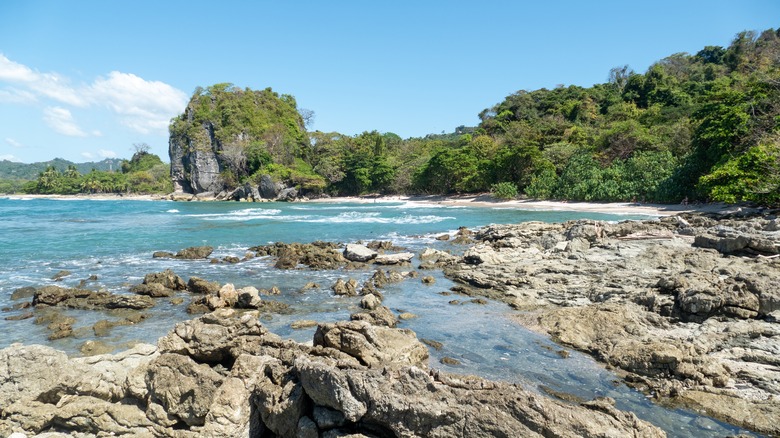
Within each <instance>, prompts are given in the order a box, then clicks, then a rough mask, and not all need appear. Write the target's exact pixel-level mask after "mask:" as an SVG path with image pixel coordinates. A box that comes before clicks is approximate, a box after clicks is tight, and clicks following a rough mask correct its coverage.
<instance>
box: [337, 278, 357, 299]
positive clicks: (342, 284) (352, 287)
mask: <svg viewBox="0 0 780 438" xmlns="http://www.w3.org/2000/svg"><path fill="white" fill-rule="evenodd" d="M357 286H358V283H357V280H355V279H354V278H350V279H349V280H347V281H344V280H342V279H340V278H339V279H338V280H336V283H334V284H333V286H331V290H332V291H333V293H335V294H336V295H349V296H353V295H357Z"/></svg>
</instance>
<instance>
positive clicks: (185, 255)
mask: <svg viewBox="0 0 780 438" xmlns="http://www.w3.org/2000/svg"><path fill="white" fill-rule="evenodd" d="M212 252H214V248H213V247H211V246H191V247H189V248H184V249H183V250H181V251H179V252H177V253H176V256H175V257H176V258H177V259H182V260H199V259H205V258H208V256H210V255H211V253H212Z"/></svg>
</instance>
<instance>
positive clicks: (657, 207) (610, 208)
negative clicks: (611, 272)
mask: <svg viewBox="0 0 780 438" xmlns="http://www.w3.org/2000/svg"><path fill="white" fill-rule="evenodd" d="M308 202H356V203H366V204H368V203H379V202H415V203H421V204H439V205H448V206H457V207H488V208H515V209H519V210H542V211H592V212H599V213H612V214H637V215H647V216H671V215H675V214H679V213H685V212H708V213H714V212H726V211H731V210H736V209H737V208H739V207H738V206H730V205H726V204H722V203H713V204H696V205H694V204H688V205H681V204H641V203H636V202H634V203H627V202H604V203H599V202H562V201H540V200H530V199H515V200H498V199H496V198H493V197H492V196H490V195H488V194H482V195H463V196H457V195H456V196H403V195H401V196H379V197H366V196H363V197H339V198H322V199H312V200H310V201H308Z"/></svg>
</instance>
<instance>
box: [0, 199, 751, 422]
mask: <svg viewBox="0 0 780 438" xmlns="http://www.w3.org/2000/svg"><path fill="white" fill-rule="evenodd" d="M573 219H592V220H602V221H620V220H629V219H647V217H646V216H644V217H640V216H620V215H611V214H600V213H592V212H569V211H523V210H518V209H514V208H500V207H496V208H489V207H456V206H449V205H441V204H436V203H430V204H425V203H410V202H376V203H257V204H254V203H236V202H171V201H141V200H94V199H42V198H29V199H26V198H16V197H14V198H0V308H3V309H5V310H4V311H3V312H0V348H3V347H6V346H8V345H10V344H12V343H17V342H21V343H26V344H34V343H35V344H45V345H50V346H52V347H54V348H57V349H60V350H63V351H66V352H67V353H69V354H73V355H77V354H79V353H78V352H79V348H80V346H81V345H82V344H84V342H86V341H87V340H90V339H95V337H94V333H93V331H92V325H93V324H95V323H96V322H97V321H100V320H114V319H117V315H116V314H112V313H107V312H99V311H77V310H69V311H65V312H64V313H66V314H67V315H69V316H72V317H73V318H74V319H75V320H76V323H75V324H74V325H73V327H74V336H73V337H69V338H64V339H58V340H53V341H51V340H48V336H49V332H48V330H47V328H46V327H45V325H44V324H36V323H35V322H34V318H30V319H25V320H19V321H16V320H7V319H6V318H7V317H13V316H14V315H19V314H21V313H23V312H25V311H26V310H23V309H21V310H8V309H9V308H11V307H12V306H14V305H15V304H19V303H21V302H23V301H29V300H30V299H29V298H28V299H25V300H16V301H14V300H11V294H12V293H13V292H14V291H15V290H17V289H18V288H21V287H25V286H32V287H40V286H44V285H51V284H56V285H60V286H69V287H75V286H78V285H79V283H80V282H81V281H82V280H87V279H89V278H90V277H92V278H95V277H94V276H96V278H97V280H94V281H89V282H87V283H86V285H87V286H86V287H88V288H90V289H93V290H97V289H105V290H108V291H110V292H112V293H117V294H130V292H129V290H128V289H129V287H130V286H132V285H135V284H139V283H141V282H142V280H143V277H144V275H146V274H148V273H152V272H160V271H163V270H165V269H172V270H173V271H174V272H176V273H177V274H178V275H179V276H181V277H182V278H184V280H185V281H186V280H187V279H188V278H189V277H191V276H197V277H201V278H204V279H207V280H210V281H218V282H220V283H222V284H224V283H233V284H234V285H235V286H236V287H237V288H238V287H244V286H254V287H257V288H258V289H270V288H271V287H273V286H276V287H278V288H279V289H280V290H281V292H282V293H281V295H279V296H277V297H272V298H273V299H276V300H278V301H282V302H284V303H286V304H289V305H290V307H291V313H290V314H285V315H277V314H268V315H263V317H262V322H263V324H264V325H266V326H267V327H268V328H269V329H270V330H271V331H273V332H275V333H277V334H279V335H281V336H283V337H288V338H291V339H295V340H297V341H300V342H307V341H311V338H312V335H313V333H314V328H308V329H302V330H294V329H292V328H290V324H291V323H292V322H294V321H296V320H303V319H308V320H316V321H318V322H335V321H339V320H346V319H349V314H350V313H353V312H355V311H357V310H358V303H359V297H340V296H335V295H334V294H333V293H332V292H331V290H330V286H331V285H332V284H333V283H334V282H335V281H336V280H338V279H344V280H347V279H349V278H354V279H356V280H358V281H359V282H361V283H362V281H364V280H366V279H368V278H369V277H370V276H371V274H372V273H373V272H374V269H366V270H349V271H343V270H336V271H315V270H310V269H294V270H279V269H276V268H274V267H273V264H274V260H272V259H271V258H269V257H258V258H254V259H251V260H247V261H243V262H240V263H236V264H229V263H219V264H213V263H210V262H209V260H196V261H192V260H172V259H155V258H152V253H153V252H155V251H169V252H174V253H175V252H177V251H179V250H181V249H183V248H186V247H190V246H200V245H210V246H213V247H214V248H215V250H214V253H213V254H212V255H211V257H213V258H218V259H222V258H223V257H226V256H235V257H238V258H243V257H244V255H245V254H246V251H247V249H248V248H249V247H252V246H256V245H265V244H269V243H274V242H286V243H292V242H301V243H308V242H313V241H316V240H322V241H330V242H340V243H354V242H358V241H362V242H369V241H374V240H381V241H386V240H390V241H392V242H393V244H394V245H396V246H401V247H404V248H406V250H407V251H410V252H414V253H419V252H420V251H422V250H423V249H425V248H426V247H431V248H436V249H441V250H447V251H451V252H453V253H455V254H457V253H458V252H462V251H463V250H464V249H465V248H464V247H462V246H459V245H457V244H454V243H452V242H451V241H440V240H437V239H436V237H437V236H439V235H441V234H444V233H449V234H454V233H455V232H456V230H457V229H458V228H459V227H469V228H472V229H473V228H477V227H481V226H485V225H488V224H491V223H518V222H523V221H545V222H560V221H565V220H573ZM413 263H414V266H417V264H418V263H419V262H418V261H417V260H415V261H414V262H413ZM405 269H413V268H405ZM63 270H65V271H69V272H70V275H68V276H66V277H64V278H63V279H62V280H60V281H55V280H54V279H53V277H54V276H55V275H56V274H57V273H58V272H60V271H63ZM420 274H421V276H422V275H433V276H434V278H435V279H436V282H435V284H433V285H423V284H422V282H421V281H420V280H419V279H410V280H406V281H404V282H402V283H398V284H391V285H388V286H387V287H386V288H385V289H384V290H383V293H384V295H385V301H384V304H385V305H386V306H388V307H390V308H391V309H393V310H394V311H395V312H398V313H400V312H411V313H414V314H416V315H418V317H417V318H413V319H409V320H405V321H401V322H400V324H399V327H402V328H409V329H412V330H414V331H415V332H416V333H417V336H418V337H419V338H425V339H431V340H435V341H438V342H441V343H442V345H443V346H442V348H441V349H440V350H436V349H433V348H431V349H430V350H431V362H430V365H431V366H432V367H437V368H441V369H445V370H447V371H450V372H456V373H462V374H476V375H480V376H483V377H486V378H489V379H495V380H504V381H510V382H515V383H520V384H523V385H525V386H527V387H528V388H531V389H534V390H538V391H543V390H548V391H549V390H552V391H559V392H564V393H568V394H572V395H574V396H576V397H579V398H581V399H585V400H589V399H592V398H594V397H599V396H608V397H612V398H614V399H615V400H616V401H617V406H618V407H619V408H621V409H628V410H631V411H633V412H635V413H636V414H637V415H638V416H639V417H640V418H643V419H645V420H648V421H650V422H652V423H654V424H656V425H658V426H659V427H662V428H664V429H665V430H666V431H667V433H668V434H669V435H670V436H726V435H732V434H735V433H738V432H739V429H738V428H734V427H731V426H728V425H724V424H722V423H720V422H717V421H715V420H713V419H710V418H707V417H703V416H700V415H698V414H696V413H694V412H689V411H684V410H680V409H667V408H664V407H661V406H658V405H655V404H653V403H651V402H650V401H648V398H647V397H646V396H645V395H643V394H641V393H639V392H637V391H634V390H632V389H630V388H628V387H626V386H625V385H624V384H622V383H621V382H620V379H619V378H618V377H617V376H615V375H614V374H613V373H611V372H609V371H607V370H605V369H604V368H603V367H602V366H600V365H599V364H597V363H596V362H595V361H593V360H592V359H591V358H589V357H588V356H586V355H583V354H580V353H577V352H576V351H571V350H569V349H565V348H562V347H560V346H558V345H556V344H554V343H552V342H551V341H550V340H549V339H547V338H546V337H544V336H541V335H538V334H536V333H533V332H531V331H528V330H526V329H524V328H522V327H521V326H519V325H517V324H516V323H514V322H513V321H512V320H510V318H509V317H508V315H510V314H511V312H512V311H511V310H510V309H509V308H508V307H507V306H506V305H505V304H501V303H493V302H490V303H488V304H487V305H477V304H464V305H452V304H449V302H450V301H451V300H453V299H454V298H457V297H455V296H446V295H442V294H440V292H445V291H447V290H448V289H449V288H450V287H451V286H452V285H453V284H452V282H450V281H449V280H448V279H446V278H445V277H444V276H443V275H442V274H441V273H440V272H438V271H421V272H420ZM308 282H314V283H317V284H319V285H320V286H321V287H320V288H319V289H313V290H307V291H305V292H302V291H301V288H302V287H303V286H304V285H305V284H306V283H308ZM179 296H180V297H181V298H184V303H183V304H178V305H175V304H172V303H171V301H170V299H167V298H161V299H158V301H157V304H156V305H155V307H153V308H151V309H149V310H147V311H145V313H147V315H148V317H147V318H146V319H144V320H143V321H141V322H139V323H138V324H134V325H128V326H117V327H114V328H113V329H112V330H111V331H110V333H109V334H108V335H107V336H104V337H102V338H100V339H99V340H100V341H102V342H104V343H106V344H109V345H112V346H115V347H116V348H117V349H122V348H126V347H127V346H129V345H132V344H133V343H135V342H147V343H155V342H156V340H157V339H158V338H159V337H161V336H163V335H165V334H166V333H167V332H168V331H170V330H171V329H172V328H173V326H174V324H175V323H176V322H179V321H183V320H185V319H190V318H192V317H193V315H189V314H187V313H186V311H185V309H186V306H187V304H188V302H189V298H190V297H191V296H190V294H189V293H187V292H182V293H181V294H179ZM561 350H567V352H568V357H564V356H566V355H565V354H564V355H561V354H560V353H559V352H560V351H561ZM445 356H446V357H450V358H455V359H456V360H457V361H459V362H460V363H459V364H457V365H445V364H441V363H440V362H439V360H440V359H441V358H443V357H445Z"/></svg>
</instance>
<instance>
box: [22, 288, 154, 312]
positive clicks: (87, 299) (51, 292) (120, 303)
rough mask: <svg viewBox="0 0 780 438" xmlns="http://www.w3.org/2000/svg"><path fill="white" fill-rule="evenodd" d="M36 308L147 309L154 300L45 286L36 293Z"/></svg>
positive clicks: (34, 300)
mask: <svg viewBox="0 0 780 438" xmlns="http://www.w3.org/2000/svg"><path fill="white" fill-rule="evenodd" d="M32 305H33V306H35V307H47V306H50V307H54V306H56V307H64V308H69V309H82V310H95V309H134V310H139V309H147V308H149V307H152V306H154V300H152V299H151V298H149V297H146V296H134V295H119V294H112V293H109V292H104V291H91V290H87V289H78V288H65V287H59V286H43V287H40V288H38V289H36V291H35V296H34V297H33V300H32Z"/></svg>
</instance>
